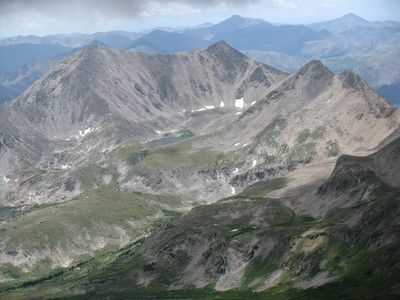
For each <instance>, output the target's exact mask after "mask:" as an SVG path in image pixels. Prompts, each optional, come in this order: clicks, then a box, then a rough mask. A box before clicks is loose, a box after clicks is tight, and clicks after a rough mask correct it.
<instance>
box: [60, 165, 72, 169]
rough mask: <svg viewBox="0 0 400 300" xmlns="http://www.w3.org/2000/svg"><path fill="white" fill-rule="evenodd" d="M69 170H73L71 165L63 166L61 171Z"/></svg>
mask: <svg viewBox="0 0 400 300" xmlns="http://www.w3.org/2000/svg"><path fill="white" fill-rule="evenodd" d="M69 168H71V166H70V165H62V166H61V169H63V170H66V169H69Z"/></svg>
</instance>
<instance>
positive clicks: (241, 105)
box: [235, 98, 244, 108]
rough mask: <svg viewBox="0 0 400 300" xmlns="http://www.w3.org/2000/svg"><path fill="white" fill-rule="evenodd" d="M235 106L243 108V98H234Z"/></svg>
mask: <svg viewBox="0 0 400 300" xmlns="http://www.w3.org/2000/svg"><path fill="white" fill-rule="evenodd" d="M235 107H238V108H243V107H244V100H243V98H240V99H236V100H235Z"/></svg>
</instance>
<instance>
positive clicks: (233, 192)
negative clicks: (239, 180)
mask: <svg viewBox="0 0 400 300" xmlns="http://www.w3.org/2000/svg"><path fill="white" fill-rule="evenodd" d="M231 190H232V195H235V194H236V190H235V188H234V187H233V186H231Z"/></svg>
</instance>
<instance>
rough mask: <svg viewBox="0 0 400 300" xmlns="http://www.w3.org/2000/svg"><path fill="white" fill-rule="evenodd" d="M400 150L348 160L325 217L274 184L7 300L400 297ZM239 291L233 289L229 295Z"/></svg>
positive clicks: (331, 185) (324, 197)
mask: <svg viewBox="0 0 400 300" xmlns="http://www.w3.org/2000/svg"><path fill="white" fill-rule="evenodd" d="M399 153H400V140H399V139H397V140H396V141H394V142H392V143H391V144H389V145H388V146H386V147H385V148H384V149H383V150H381V151H379V152H377V153H375V154H372V155H370V156H368V157H354V156H343V157H341V158H340V159H339V160H338V162H337V164H336V167H335V170H334V172H333V173H332V175H331V177H330V178H329V179H328V180H327V181H326V182H325V183H324V184H323V185H321V186H320V187H319V188H317V189H316V190H315V195H318V197H319V198H318V199H319V201H316V202H314V205H319V204H324V203H327V202H331V203H335V204H338V205H336V206H335V205H333V206H330V207H329V208H327V209H326V210H325V214H324V215H323V216H319V217H312V216H311V215H310V214H314V213H313V210H314V208H311V210H303V211H301V212H300V211H296V209H295V210H293V209H292V208H291V205H293V204H294V203H297V202H298V201H304V199H302V198H301V197H300V198H282V199H270V198H268V195H267V194H268V193H269V192H270V191H271V190H273V189H276V188H279V187H281V186H283V185H285V179H284V178H281V179H275V180H271V181H266V182H263V183H259V184H256V185H254V186H252V187H251V188H249V189H248V190H246V191H245V192H244V193H242V194H239V195H237V196H235V197H232V198H228V199H224V200H222V201H220V202H218V203H215V204H211V205H207V206H200V207H197V208H195V209H193V210H191V211H190V212H189V213H187V214H185V215H184V216H182V217H180V218H177V219H175V220H173V221H171V222H169V223H166V224H164V225H162V226H160V227H159V228H157V229H156V230H155V231H154V232H153V233H152V234H151V235H150V236H149V237H148V238H145V239H143V240H142V241H140V242H138V243H136V244H133V245H131V246H129V247H127V248H125V249H123V250H121V251H120V252H118V253H116V254H115V255H114V256H112V257H108V258H107V259H105V258H104V257H103V258H98V259H96V260H95V262H87V263H84V264H81V265H79V267H74V268H70V269H69V270H63V271H60V272H59V273H58V274H55V275H54V276H55V278H53V279H49V280H47V281H44V282H43V283H42V282H41V281H35V282H31V283H29V285H33V287H31V288H28V289H27V290H24V289H22V290H16V291H12V292H9V293H6V292H3V296H4V297H5V298H6V299H7V297H11V298H14V297H15V298H18V295H19V296H20V297H23V295H26V293H29V294H30V295H36V296H39V295H42V293H43V290H46V291H47V292H46V293H50V295H53V296H57V295H64V296H65V294H66V293H67V294H69V295H73V294H74V295H75V296H77V295H82V297H83V298H86V297H89V298H99V297H111V298H112V299H114V298H115V299H118V298H124V297H125V298H126V297H128V298H132V299H136V298H138V299H139V298H143V297H144V298H146V297H148V296H150V295H151V296H154V297H160V298H165V297H167V298H200V299H206V298H210V299H213V298H215V297H226V298H231V297H233V298H235V297H249V296H250V295H251V297H252V298H253V297H254V298H255V299H258V298H260V299H262V298H265V297H273V298H274V299H288V298H289V299H291V298H293V299H297V298H299V297H300V298H302V297H311V298H313V299H314V298H320V299H327V298H328V299H338V298H358V297H361V298H370V297H374V298H375V297H378V298H381V297H385V298H386V297H387V298H393V299H394V298H396V297H398V296H399V293H400V291H399V288H398V285H399V283H400V282H399V279H398V276H397V274H398V272H399V259H398V257H399V241H400V236H399V231H398V228H399V225H400V223H399V222H400V219H399V212H400V206H399V204H400V190H399V188H398V185H399V182H398V179H396V180H394V177H392V176H390V178H391V179H390V184H389V183H388V180H387V179H385V174H387V173H385V174H383V173H382V172H381V170H382V167H383V166H389V165H394V166H396V165H398V163H399V160H400V156H399ZM395 172H396V174H395V175H397V177H396V178H398V175H399V174H398V169H396V171H395ZM265 195H267V196H265ZM314 200H316V198H314ZM301 207H306V206H301ZM314 215H315V214H314ZM64 272H65V273H64ZM194 288H196V289H194ZM310 288H312V289H310ZM231 289H235V292H223V291H226V290H231ZM66 291H69V292H66ZM217 291H219V292H217ZM47 295H49V294H47ZM84 295H85V296H84Z"/></svg>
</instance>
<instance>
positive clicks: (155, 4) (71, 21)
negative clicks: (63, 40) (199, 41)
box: [0, 0, 400, 37]
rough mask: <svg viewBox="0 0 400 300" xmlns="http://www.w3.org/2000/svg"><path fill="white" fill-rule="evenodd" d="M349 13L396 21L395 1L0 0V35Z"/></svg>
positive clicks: (296, 20)
mask: <svg viewBox="0 0 400 300" xmlns="http://www.w3.org/2000/svg"><path fill="white" fill-rule="evenodd" d="M350 12H352V13H355V14H357V15H359V16H361V17H363V18H365V19H367V20H369V21H385V20H395V21H400V13H399V12H400V0H231V1H228V0H148V1H146V0H142V1H140V0H0V37H10V36H16V35H30V34H34V35H39V36H44V35H49V34H57V33H73V32H82V33H94V32H99V31H111V30H126V31H133V32H138V31H143V30H146V29H149V28H153V27H160V26H161V27H174V28H178V27H179V28H180V27H185V26H194V25H199V24H202V23H206V22H211V23H218V22H220V21H222V20H224V19H226V18H228V17H230V16H231V15H241V16H244V17H253V18H262V19H264V20H266V21H269V22H272V23H284V24H309V23H312V22H319V21H325V20H329V19H334V18H337V17H341V16H343V15H345V14H347V13H350Z"/></svg>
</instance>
